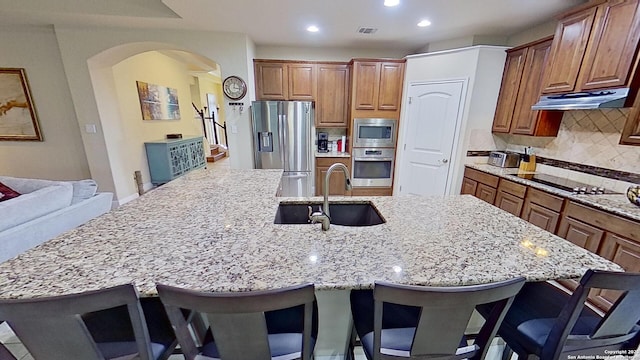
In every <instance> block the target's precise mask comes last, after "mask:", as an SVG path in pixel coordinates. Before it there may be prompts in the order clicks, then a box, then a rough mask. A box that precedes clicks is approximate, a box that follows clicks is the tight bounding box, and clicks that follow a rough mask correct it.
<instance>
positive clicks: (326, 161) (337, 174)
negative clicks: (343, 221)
mask: <svg viewBox="0 0 640 360" xmlns="http://www.w3.org/2000/svg"><path fill="white" fill-rule="evenodd" d="M349 160H350V159H348V158H316V184H315V185H316V196H322V195H323V194H324V180H325V177H326V176H327V170H329V167H330V166H331V165H333V164H335V163H342V164H345V165H346V166H347V168H348V169H349V168H350V167H351V164H350V161H349ZM344 187H345V183H344V172H343V171H342V170H340V169H338V170H335V171H334V172H332V173H331V177H330V178H329V195H346V196H348V195H351V191H346V190H345V188H344Z"/></svg>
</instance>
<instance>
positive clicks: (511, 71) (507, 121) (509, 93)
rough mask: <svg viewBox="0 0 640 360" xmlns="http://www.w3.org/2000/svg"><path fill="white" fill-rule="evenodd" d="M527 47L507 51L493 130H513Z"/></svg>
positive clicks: (503, 131)
mask: <svg viewBox="0 0 640 360" xmlns="http://www.w3.org/2000/svg"><path fill="white" fill-rule="evenodd" d="M526 56H527V48H526V47H525V48H522V49H519V50H513V51H507V60H506V63H505V68H504V72H503V73H502V85H501V86H500V93H499V95H498V104H497V105H496V113H495V116H494V119H493V127H492V129H491V131H493V132H499V133H508V132H509V131H510V130H511V122H512V120H513V111H514V108H515V104H516V99H517V97H518V90H519V88H520V81H521V79H522V73H523V71H524V62H525V59H526Z"/></svg>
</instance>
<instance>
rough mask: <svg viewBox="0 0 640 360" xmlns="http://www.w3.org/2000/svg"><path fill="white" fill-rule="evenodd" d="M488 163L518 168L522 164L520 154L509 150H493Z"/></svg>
mask: <svg viewBox="0 0 640 360" xmlns="http://www.w3.org/2000/svg"><path fill="white" fill-rule="evenodd" d="M488 164H489V165H493V166H498V167H503V168H517V167H518V166H519V165H520V154H518V153H514V152H509V151H492V152H491V153H490V154H489V161H488Z"/></svg>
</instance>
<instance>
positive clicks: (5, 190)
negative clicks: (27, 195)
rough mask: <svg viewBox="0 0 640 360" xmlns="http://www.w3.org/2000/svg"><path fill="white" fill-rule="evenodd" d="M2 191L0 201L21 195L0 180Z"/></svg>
mask: <svg viewBox="0 0 640 360" xmlns="http://www.w3.org/2000/svg"><path fill="white" fill-rule="evenodd" d="M0 193H1V194H2V195H3V196H1V197H0V201H5V200H9V199H13V198H17V197H18V196H20V193H19V192H17V191H15V190H13V189H12V188H10V187H8V186H7V185H5V184H3V183H1V182H0Z"/></svg>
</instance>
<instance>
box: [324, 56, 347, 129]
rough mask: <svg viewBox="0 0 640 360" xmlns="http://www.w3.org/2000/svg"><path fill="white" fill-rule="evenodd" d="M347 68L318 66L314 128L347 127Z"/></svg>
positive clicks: (344, 66) (341, 66)
mask: <svg viewBox="0 0 640 360" xmlns="http://www.w3.org/2000/svg"><path fill="white" fill-rule="evenodd" d="M348 100H349V66H348V65H339V64H318V96H317V101H316V127H347V125H348V124H349V122H348V111H349V101H348Z"/></svg>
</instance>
